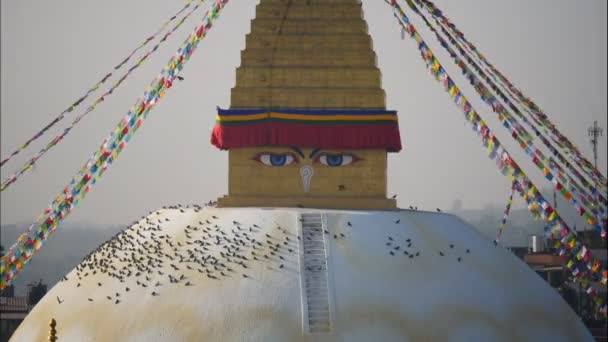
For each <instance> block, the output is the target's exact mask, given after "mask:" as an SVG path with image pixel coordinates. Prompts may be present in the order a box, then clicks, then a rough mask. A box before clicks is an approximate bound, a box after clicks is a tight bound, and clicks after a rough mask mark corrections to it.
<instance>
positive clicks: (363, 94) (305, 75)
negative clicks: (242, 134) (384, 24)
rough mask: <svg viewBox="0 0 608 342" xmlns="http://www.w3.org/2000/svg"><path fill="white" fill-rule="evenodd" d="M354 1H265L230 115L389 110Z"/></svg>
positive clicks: (253, 26) (254, 22) (258, 10)
mask: <svg viewBox="0 0 608 342" xmlns="http://www.w3.org/2000/svg"><path fill="white" fill-rule="evenodd" d="M380 82H381V76H380V71H379V70H378V68H377V66H376V55H375V53H374V51H373V50H372V40H371V37H370V36H369V34H368V33H367V25H366V23H365V21H364V20H363V17H362V12H361V6H360V5H359V4H358V3H357V2H356V1H355V0H332V1H317V0H315V1H307V2H295V1H282V0H264V1H261V2H260V4H258V6H257V7H256V18H255V19H254V20H252V23H251V33H250V34H248V35H247V37H246V47H245V50H244V51H243V52H242V65H241V66H240V67H239V68H238V69H237V79H236V85H235V87H234V88H233V89H232V92H231V108H269V107H272V108H299V109H306V108H315V109H318V108H326V109H345V108H348V109H371V108H374V109H384V108H385V93H384V90H383V89H382V88H381V85H380Z"/></svg>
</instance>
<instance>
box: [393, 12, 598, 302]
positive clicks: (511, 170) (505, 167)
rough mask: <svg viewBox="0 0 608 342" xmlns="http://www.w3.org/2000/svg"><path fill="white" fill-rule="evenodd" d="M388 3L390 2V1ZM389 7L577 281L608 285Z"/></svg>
mask: <svg viewBox="0 0 608 342" xmlns="http://www.w3.org/2000/svg"><path fill="white" fill-rule="evenodd" d="M387 3H389V2H388V1H387ZM390 4H391V5H392V7H393V10H394V15H395V17H396V18H397V20H398V22H399V24H400V25H401V27H403V28H404V29H405V31H406V32H407V33H408V34H409V36H410V38H412V39H413V40H415V41H416V43H417V45H418V50H419V51H420V55H421V57H422V59H423V61H424V62H425V63H426V65H427V68H428V69H429V71H430V73H431V74H432V75H433V76H434V77H435V79H436V80H437V81H438V82H440V83H441V84H442V85H443V86H444V87H445V89H446V91H447V92H448V94H449V96H450V98H451V99H452V100H453V101H454V103H456V104H457V106H458V107H459V108H460V109H461V111H462V112H463V113H464V115H465V118H466V119H467V120H468V121H469V122H470V123H471V124H472V128H473V130H474V131H475V132H476V133H477V134H478V136H479V137H480V138H481V140H482V143H483V146H484V147H485V148H486V150H487V152H488V156H489V157H490V159H496V160H497V162H496V165H497V167H498V169H499V170H500V172H501V173H502V174H503V175H505V176H507V177H509V179H510V180H511V181H512V182H514V183H515V184H514V189H515V190H516V191H517V192H518V193H519V194H520V195H521V196H522V197H523V198H524V200H525V201H526V204H527V205H528V210H529V211H530V212H531V213H532V214H533V216H534V217H535V219H538V218H542V219H543V220H544V221H545V222H547V225H548V227H549V233H550V235H551V237H552V238H554V239H556V244H559V245H560V246H561V247H560V251H561V252H562V253H567V254H569V255H571V256H573V255H574V256H576V258H577V260H578V262H577V263H573V265H571V267H569V269H570V271H571V273H572V274H573V275H574V276H575V277H577V278H578V279H586V280H585V281H586V282H587V283H589V282H590V279H599V278H600V275H601V279H600V282H601V283H602V284H603V285H606V281H607V278H606V277H605V274H606V269H605V268H602V267H601V264H600V263H599V261H598V260H597V259H595V258H594V257H593V255H591V253H590V251H589V250H588V249H587V247H586V246H585V245H584V244H582V243H581V242H580V241H579V240H578V239H577V236H576V233H575V232H573V231H571V230H570V228H568V226H567V225H566V223H565V222H564V221H563V220H562V219H561V218H560V217H559V215H558V214H557V212H556V211H555V210H554V209H553V208H552V207H551V204H550V203H549V202H548V201H547V200H545V199H544V198H543V196H542V194H541V193H540V191H539V190H538V188H537V187H536V186H535V185H534V184H533V183H532V181H531V180H530V179H529V178H528V177H527V176H526V174H525V173H524V172H523V170H521V168H520V167H519V166H518V165H517V163H516V162H515V160H513V159H512V158H511V156H510V154H509V153H508V151H507V150H506V148H505V147H504V146H503V145H502V144H501V143H500V141H499V140H498V138H497V137H496V136H495V135H494V134H493V133H492V131H491V130H490V128H489V127H488V126H487V125H486V124H485V122H484V121H483V120H482V119H481V117H480V116H479V114H477V112H476V111H475V109H474V108H473V106H472V105H471V103H470V102H469V101H468V100H467V99H466V97H465V96H464V94H462V93H461V91H460V89H458V87H457V86H456V85H455V83H454V82H453V80H452V79H451V77H450V76H449V75H448V74H447V72H446V70H445V69H444V68H443V67H442V66H441V64H440V63H439V60H437V58H435V55H434V54H433V52H432V51H431V49H430V48H429V47H428V46H427V45H426V43H425V42H424V40H423V39H422V37H421V36H420V35H419V34H418V32H417V31H416V29H415V27H414V25H413V24H411V23H410V21H409V19H408V17H407V16H406V15H405V13H404V12H403V10H402V9H401V7H400V6H399V5H398V4H397V3H396V1H395V0H391V2H390ZM579 256H580V258H579ZM590 293H592V294H593V295H591V294H590V296H592V298H594V299H595V303H596V308H598V310H599V311H600V312H604V313H605V308H606V301H605V298H603V297H602V296H600V295H598V294H596V293H593V291H590Z"/></svg>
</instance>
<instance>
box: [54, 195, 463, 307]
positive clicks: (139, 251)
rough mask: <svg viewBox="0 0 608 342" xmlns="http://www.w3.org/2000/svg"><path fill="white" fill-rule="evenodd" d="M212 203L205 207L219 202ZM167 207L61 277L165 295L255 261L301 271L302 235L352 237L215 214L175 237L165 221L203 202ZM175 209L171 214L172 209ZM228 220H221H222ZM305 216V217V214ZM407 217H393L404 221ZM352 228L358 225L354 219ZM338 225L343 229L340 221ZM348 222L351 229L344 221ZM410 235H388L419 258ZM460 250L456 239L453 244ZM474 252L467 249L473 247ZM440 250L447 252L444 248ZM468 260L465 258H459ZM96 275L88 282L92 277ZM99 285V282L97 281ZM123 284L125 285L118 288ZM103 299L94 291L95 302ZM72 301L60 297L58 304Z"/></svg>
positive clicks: (246, 269)
mask: <svg viewBox="0 0 608 342" xmlns="http://www.w3.org/2000/svg"><path fill="white" fill-rule="evenodd" d="M213 205H214V203H213V202H210V203H208V204H207V205H206V206H213ZM163 209H165V211H164V212H163V211H155V212H150V213H149V215H148V216H143V217H142V219H141V221H139V222H137V221H136V222H133V224H132V225H131V226H130V227H129V228H127V229H125V230H124V231H121V232H119V233H118V234H116V235H115V236H113V237H112V238H111V239H109V240H107V241H106V242H104V243H103V244H102V245H101V246H99V247H98V248H97V249H95V250H93V251H92V252H91V253H89V254H88V255H87V256H85V258H84V259H83V261H82V262H81V263H80V264H79V265H78V266H76V270H75V271H76V272H75V274H74V273H73V274H70V275H69V276H70V277H69V278H68V276H65V277H64V278H63V279H62V281H70V282H71V283H73V284H74V288H75V289H77V290H78V289H80V290H84V291H89V292H90V293H92V294H97V293H102V291H91V286H93V288H95V287H98V288H99V289H104V285H105V284H107V283H114V284H116V282H118V283H119V284H118V285H119V286H113V285H110V286H107V287H108V288H111V289H113V290H111V292H107V293H105V295H106V296H105V298H102V300H106V301H108V302H113V303H114V304H120V303H121V302H122V301H123V299H124V297H125V296H126V295H127V294H128V293H129V292H131V291H133V290H135V289H141V290H145V291H147V292H148V293H149V295H150V296H161V295H162V294H163V293H164V291H163V290H164V289H167V288H168V286H185V287H189V286H195V285H197V283H199V282H203V281H205V282H206V281H218V282H220V281H222V280H225V279H230V278H233V279H234V278H238V279H243V280H244V279H250V278H252V277H254V276H255V273H254V272H253V270H252V268H254V266H256V265H255V264H256V263H263V264H264V265H263V266H265V267H267V268H268V269H271V270H275V271H282V272H284V271H286V270H291V271H294V270H295V272H294V273H295V274H297V273H299V266H298V265H299V255H300V254H299V253H300V252H299V250H300V248H301V247H300V246H301V244H300V241H301V240H302V239H309V240H310V239H311V238H312V234H313V233H315V232H316V233H322V234H325V235H327V236H328V237H329V238H332V237H333V239H345V238H347V235H345V234H344V232H347V231H346V230H344V229H334V230H335V231H334V232H330V229H331V227H319V228H314V230H315V232H309V233H306V232H304V233H303V236H300V235H298V234H297V231H295V230H294V231H289V230H287V229H284V228H282V227H281V226H279V225H278V224H277V223H276V222H275V223H274V224H273V225H274V226H273V227H272V228H270V229H269V227H268V226H267V227H260V226H259V225H258V224H251V223H249V224H245V223H242V222H238V221H236V220H232V221H231V223H229V224H227V221H226V220H225V219H224V220H221V219H220V218H219V217H218V216H215V215H210V216H207V217H208V218H206V219H202V220H200V221H198V222H196V223H191V224H187V225H185V227H183V228H182V229H179V227H178V230H177V231H175V232H174V234H173V235H170V234H169V233H168V232H167V231H166V230H165V229H164V228H163V225H165V224H175V223H174V222H171V221H172V218H173V219H174V220H179V217H178V216H179V215H182V214H187V213H192V211H193V212H194V213H198V212H200V211H201V210H203V207H201V206H200V205H192V206H190V205H185V206H182V205H179V204H178V205H175V206H168V207H167V206H165V207H163ZM166 213H169V214H171V215H173V216H171V215H167V214H166ZM176 215H177V216H176ZM220 221H221V222H220ZM301 221H302V219H301ZM400 222H401V220H400V219H398V220H396V221H394V224H396V225H399V224H400ZM346 226H348V227H352V226H353V224H352V223H351V222H346ZM334 228H338V227H334ZM344 228H345V227H344ZM412 246H413V242H412V240H411V239H410V238H407V239H405V240H404V241H402V242H398V241H397V239H396V238H395V239H394V238H393V237H391V236H387V241H386V247H387V248H388V249H389V255H391V256H395V255H397V254H400V255H403V256H406V257H409V258H411V259H413V258H416V257H420V256H421V251H420V250H412V249H411V248H412ZM450 248H451V249H453V248H454V245H450ZM469 252H470V251H469V250H468V249H467V250H466V253H469ZM438 253H439V255H441V256H445V252H444V251H439V252H438ZM458 261H459V262H460V261H462V257H458ZM89 277H91V278H94V279H93V280H89V279H87V278H89ZM92 284H93V285H92ZM117 288H120V290H119V291H116V289H117ZM95 300H99V298H94V297H89V298H88V301H90V302H93V301H95ZM64 301H65V299H61V298H59V297H57V302H58V304H61V303H63V302H64Z"/></svg>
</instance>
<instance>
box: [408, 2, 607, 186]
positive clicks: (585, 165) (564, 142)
mask: <svg viewBox="0 0 608 342" xmlns="http://www.w3.org/2000/svg"><path fill="white" fill-rule="evenodd" d="M415 1H416V2H418V3H419V4H420V3H422V4H423V5H424V6H423V7H424V8H426V9H427V11H428V12H429V13H430V14H431V15H433V16H434V17H436V18H439V19H440V21H442V22H443V23H444V24H445V25H446V26H447V27H448V28H449V29H450V30H451V31H452V32H453V34H454V36H455V37H456V39H458V40H460V41H461V42H463V44H464V45H465V46H467V47H468V48H469V49H470V50H471V51H472V52H473V53H474V54H475V55H476V56H477V57H478V59H479V60H480V61H481V62H482V63H483V64H484V65H485V66H486V67H487V68H488V69H489V70H491V71H492V72H493V74H494V75H495V76H496V77H497V78H498V79H500V81H501V82H502V83H503V84H504V85H505V87H506V89H508V90H509V92H510V93H511V94H513V95H514V96H515V97H516V98H517V100H518V102H519V103H521V104H523V105H524V106H525V107H527V108H528V109H529V110H530V112H531V114H533V115H534V116H535V117H536V119H537V120H538V121H539V122H540V123H541V125H542V127H543V128H544V129H545V130H546V131H547V132H548V133H549V134H551V136H552V140H553V141H554V142H555V143H556V144H557V145H558V146H560V147H561V148H562V149H565V150H566V151H567V152H566V154H568V155H569V156H570V157H571V158H572V160H573V161H574V162H575V163H576V164H577V165H578V166H579V167H580V168H581V169H582V170H584V171H585V172H586V173H587V174H588V175H589V176H590V178H592V179H594V180H596V181H598V182H599V183H600V184H602V186H603V187H604V189H606V186H607V180H606V177H605V176H604V175H602V174H601V173H600V172H599V170H598V169H597V168H595V167H594V166H593V164H592V163H591V162H590V161H589V160H588V159H587V158H585V156H584V155H583V154H582V153H581V152H580V151H579V150H578V148H576V146H575V145H574V144H573V143H572V142H570V140H568V138H567V137H566V136H565V135H563V134H561V132H560V131H559V130H558V129H557V126H556V125H555V124H553V123H552V122H551V120H550V119H549V117H548V116H547V115H546V114H545V113H544V112H543V111H542V110H541V109H540V107H539V106H538V105H536V103H534V102H533V101H532V99H530V98H529V97H526V96H525V95H524V94H523V93H522V92H521V91H520V90H519V89H518V88H517V87H515V85H513V84H512V83H511V82H510V81H509V80H508V79H507V78H506V77H505V76H504V75H503V74H502V73H501V72H500V71H499V70H498V69H496V67H494V65H492V63H490V61H489V60H488V59H487V58H485V56H484V55H483V54H481V52H479V50H478V49H477V48H476V47H475V45H473V44H472V43H471V42H470V41H469V40H467V39H466V37H465V36H464V34H463V33H462V32H461V31H460V30H458V28H457V27H456V25H454V24H453V23H452V22H451V21H450V20H449V19H448V18H447V17H446V16H445V15H444V14H443V12H442V11H441V10H440V9H439V8H438V7H437V6H436V5H435V4H434V3H433V2H431V1H429V0H415ZM604 192H605V190H604Z"/></svg>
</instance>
